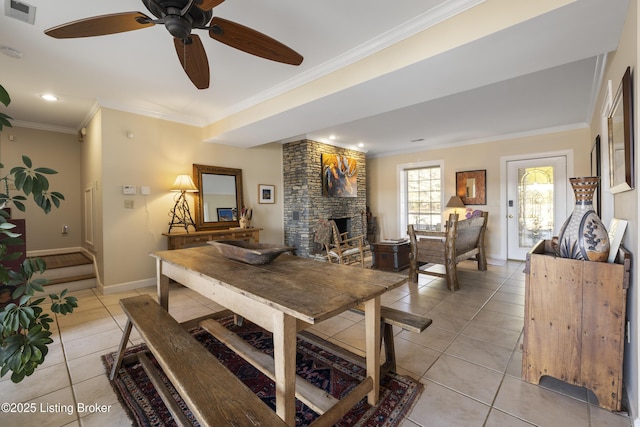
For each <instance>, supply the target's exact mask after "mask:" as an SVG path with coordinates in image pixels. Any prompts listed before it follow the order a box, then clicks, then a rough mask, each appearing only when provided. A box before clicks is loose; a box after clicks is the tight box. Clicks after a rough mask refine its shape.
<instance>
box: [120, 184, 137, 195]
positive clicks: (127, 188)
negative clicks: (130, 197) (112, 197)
mask: <svg viewBox="0 0 640 427" xmlns="http://www.w3.org/2000/svg"><path fill="white" fill-rule="evenodd" d="M122 194H136V186H135V185H123V186H122Z"/></svg>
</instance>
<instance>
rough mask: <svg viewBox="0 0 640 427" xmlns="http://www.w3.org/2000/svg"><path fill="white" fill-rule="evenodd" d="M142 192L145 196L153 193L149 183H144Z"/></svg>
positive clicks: (141, 188)
mask: <svg viewBox="0 0 640 427" xmlns="http://www.w3.org/2000/svg"><path fill="white" fill-rule="evenodd" d="M140 194H142V195H143V196H148V195H149V194H151V187H149V186H148V185H143V186H142V187H140Z"/></svg>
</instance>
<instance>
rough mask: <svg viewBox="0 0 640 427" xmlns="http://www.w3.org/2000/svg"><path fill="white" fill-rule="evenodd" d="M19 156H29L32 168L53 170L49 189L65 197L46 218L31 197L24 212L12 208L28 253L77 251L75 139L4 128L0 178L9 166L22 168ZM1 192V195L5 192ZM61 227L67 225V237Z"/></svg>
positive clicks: (77, 164)
mask: <svg viewBox="0 0 640 427" xmlns="http://www.w3.org/2000/svg"><path fill="white" fill-rule="evenodd" d="M10 137H11V138H10ZM10 139H12V140H10ZM22 155H26V156H28V157H29V158H30V159H31V160H32V162H33V166H34V167H48V168H51V169H54V170H56V171H57V172H58V173H57V174H55V175H49V176H48V178H49V183H50V190H51V191H58V192H60V193H62V194H63V195H64V197H65V200H64V201H63V202H62V204H61V206H60V208H59V209H56V208H53V209H52V210H51V212H50V213H49V214H48V215H45V214H44V212H43V211H42V210H41V209H40V207H38V206H37V205H36V204H35V202H33V201H32V199H31V198H30V199H29V200H28V201H27V202H26V203H25V205H26V207H27V210H26V212H20V211H19V210H18V209H16V208H13V209H12V215H13V217H14V218H24V219H26V227H27V229H26V231H27V232H26V234H27V236H26V243H27V251H28V252H29V253H32V254H36V255H43V254H45V253H47V252H48V251H52V250H58V249H60V248H74V247H75V248H78V247H79V246H80V235H81V220H80V202H81V198H80V179H79V178H80V143H79V142H78V138H77V136H76V135H70V134H66V133H59V132H49V131H43V130H36V129H27V128H21V127H12V128H7V127H5V128H4V130H3V131H2V132H0V159H1V161H2V163H3V165H4V169H2V170H0V172H1V174H2V176H5V175H6V174H7V173H8V172H9V171H10V170H11V168H12V167H14V166H22V165H23V162H22ZM1 191H2V192H4V189H2V190H1ZM14 194H15V193H14ZM63 225H67V226H68V230H69V233H68V234H62V226H63Z"/></svg>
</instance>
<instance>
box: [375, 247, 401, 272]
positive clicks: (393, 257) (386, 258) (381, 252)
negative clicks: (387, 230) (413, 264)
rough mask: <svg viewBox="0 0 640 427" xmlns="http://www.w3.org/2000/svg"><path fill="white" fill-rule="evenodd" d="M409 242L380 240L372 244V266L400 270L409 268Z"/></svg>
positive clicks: (386, 269)
mask: <svg viewBox="0 0 640 427" xmlns="http://www.w3.org/2000/svg"><path fill="white" fill-rule="evenodd" d="M409 252H410V246H409V242H408V241H406V242H399V243H398V242H379V243H372V244H371V254H372V255H371V257H372V258H371V268H375V269H377V270H383V271H400V270H404V269H405V268H409Z"/></svg>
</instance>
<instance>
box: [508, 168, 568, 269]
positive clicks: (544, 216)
mask: <svg viewBox="0 0 640 427" xmlns="http://www.w3.org/2000/svg"><path fill="white" fill-rule="evenodd" d="M566 212H567V158H566V157H565V156H557V157H544V158H537V159H527V160H512V161H508V162H507V234H508V237H507V258H508V259H513V260H525V259H526V257H527V252H528V251H529V250H530V249H531V248H532V247H533V246H535V244H536V243H538V242H539V241H540V240H542V239H545V240H550V239H551V238H552V237H553V236H557V235H558V233H559V232H560V227H562V223H563V222H564V220H565V219H566Z"/></svg>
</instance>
